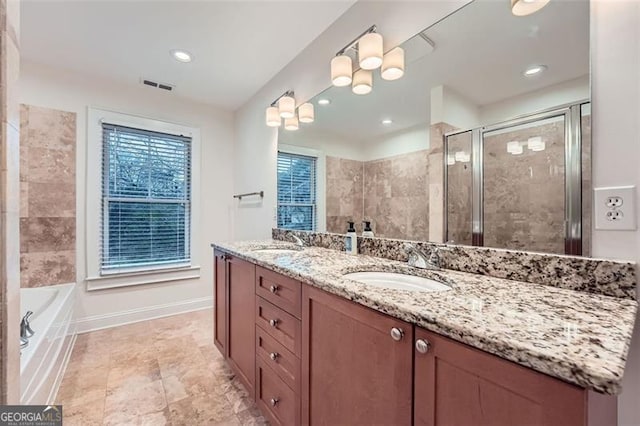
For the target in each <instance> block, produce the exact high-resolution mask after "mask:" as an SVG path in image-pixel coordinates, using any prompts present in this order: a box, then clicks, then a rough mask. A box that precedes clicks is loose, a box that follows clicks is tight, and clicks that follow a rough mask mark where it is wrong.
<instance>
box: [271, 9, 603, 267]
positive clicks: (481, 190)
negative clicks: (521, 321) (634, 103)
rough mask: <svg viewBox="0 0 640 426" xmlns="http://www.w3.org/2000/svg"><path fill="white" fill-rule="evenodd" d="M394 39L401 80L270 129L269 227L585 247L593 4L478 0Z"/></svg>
mask: <svg viewBox="0 0 640 426" xmlns="http://www.w3.org/2000/svg"><path fill="white" fill-rule="evenodd" d="M337 47H338V48H339V47H340V46H337ZM389 47H393V46H389ZM402 47H403V48H404V50H405V61H406V69H405V75H404V76H403V77H402V78H401V79H399V80H395V81H385V80H382V79H381V78H380V73H379V72H374V81H373V90H372V91H371V93H369V94H367V95H356V94H354V93H352V91H351V88H350V87H330V88H329V89H327V90H325V91H324V92H322V93H320V94H318V95H317V96H315V97H314V98H313V99H311V100H310V102H312V103H313V104H314V106H315V122H314V123H312V124H306V125H305V124H301V126H300V128H299V130H297V131H287V130H284V129H282V128H281V129H280V130H279V136H278V151H279V154H278V226H279V227H281V228H288V229H316V230H320V231H325V230H326V231H327V232H337V233H343V232H345V231H346V229H347V221H354V222H356V225H357V227H358V231H362V222H363V221H365V220H367V221H371V225H372V228H373V231H374V233H375V235H376V236H377V237H386V238H401V239H408V240H421V241H433V242H450V243H455V244H466V245H478V246H487V247H499V248H511V249H520V250H527V251H540V252H547V253H567V254H577V255H589V243H590V238H589V237H590V236H589V232H590V224H591V215H590V213H591V211H590V210H591V200H590V194H591V183H590V179H591V167H590V164H591V160H590V147H591V140H590V134H591V132H590V128H591V126H590V123H591V108H590V75H589V1H588V0H578V1H551V2H550V3H549V4H548V5H547V6H546V7H544V8H543V9H542V10H540V11H538V12H536V13H534V14H532V15H529V16H525V17H517V16H514V15H513V14H512V13H511V10H510V7H509V1H508V0H502V1H496V0H475V1H473V2H472V3H469V4H468V5H466V6H465V7H463V8H461V9H460V10H458V11H457V12H455V13H453V14H452V15H450V16H448V17H446V18H445V19H443V20H442V21H440V22H438V23H436V24H435V25H433V26H431V27H429V28H427V29H425V30H424V31H422V32H420V33H419V34H417V35H415V36H414V37H412V38H411V39H409V40H407V41H406V42H405V43H403V45H402ZM327 72H328V71H327Z"/></svg>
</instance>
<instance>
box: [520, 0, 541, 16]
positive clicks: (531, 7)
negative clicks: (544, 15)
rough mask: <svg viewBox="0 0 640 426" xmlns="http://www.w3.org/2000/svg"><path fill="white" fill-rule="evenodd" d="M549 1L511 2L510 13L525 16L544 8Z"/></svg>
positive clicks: (524, 0)
mask: <svg viewBox="0 0 640 426" xmlns="http://www.w3.org/2000/svg"><path fill="white" fill-rule="evenodd" d="M549 1H550V0H511V13H513V14H514V15H516V16H527V15H531V14H532V13H535V12H537V11H539V10H540V9H542V8H543V7H545V6H546V5H547V3H549Z"/></svg>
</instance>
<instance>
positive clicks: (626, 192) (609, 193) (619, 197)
mask: <svg viewBox="0 0 640 426" xmlns="http://www.w3.org/2000/svg"><path fill="white" fill-rule="evenodd" d="M635 197H636V187H635V186H618V187H608V188H595V189H594V197H593V200H594V205H595V209H594V214H595V222H596V229H602V230H612V231H633V230H635V229H636V210H635V209H636V201H635Z"/></svg>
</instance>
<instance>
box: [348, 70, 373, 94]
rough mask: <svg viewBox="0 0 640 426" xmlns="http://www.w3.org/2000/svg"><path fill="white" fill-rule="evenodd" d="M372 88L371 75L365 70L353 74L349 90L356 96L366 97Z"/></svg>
mask: <svg viewBox="0 0 640 426" xmlns="http://www.w3.org/2000/svg"><path fill="white" fill-rule="evenodd" d="M372 88H373V73H372V72H371V71H367V70H358V71H356V72H355V74H353V83H352V85H351V90H352V91H353V93H355V94H356V95H366V94H367V93H369V92H371V89H372Z"/></svg>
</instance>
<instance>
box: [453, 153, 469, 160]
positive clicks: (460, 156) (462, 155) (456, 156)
mask: <svg viewBox="0 0 640 426" xmlns="http://www.w3.org/2000/svg"><path fill="white" fill-rule="evenodd" d="M465 156H466V153H465V152H464V151H457V152H456V153H455V154H454V156H453V159H454V160H455V161H459V162H462V161H463V160H464V158H465Z"/></svg>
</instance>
